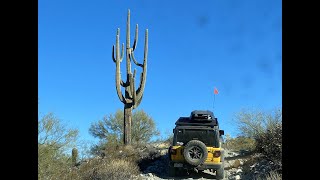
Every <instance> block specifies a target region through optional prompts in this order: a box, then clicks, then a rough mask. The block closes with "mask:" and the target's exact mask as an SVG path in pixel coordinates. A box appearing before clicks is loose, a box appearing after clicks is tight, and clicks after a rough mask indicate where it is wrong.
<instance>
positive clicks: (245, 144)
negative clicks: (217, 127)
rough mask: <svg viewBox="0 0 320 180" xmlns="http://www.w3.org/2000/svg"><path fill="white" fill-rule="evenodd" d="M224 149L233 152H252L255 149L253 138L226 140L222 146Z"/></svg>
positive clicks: (242, 137)
mask: <svg viewBox="0 0 320 180" xmlns="http://www.w3.org/2000/svg"><path fill="white" fill-rule="evenodd" d="M222 147H223V148H225V149H230V150H233V151H240V150H248V151H253V150H254V149H255V140H254V139H253V138H249V137H244V136H239V137H235V138H230V137H228V138H226V141H225V143H223V144H222Z"/></svg>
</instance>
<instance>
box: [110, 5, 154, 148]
mask: <svg viewBox="0 0 320 180" xmlns="http://www.w3.org/2000/svg"><path fill="white" fill-rule="evenodd" d="M126 34H127V37H126V38H127V41H126V60H127V63H126V68H127V80H126V82H124V81H123V80H122V79H121V72H120V63H121V62H122V59H123V55H124V44H122V49H121V52H120V45H119V39H120V28H118V29H117V35H116V46H114V45H113V47H112V59H113V62H114V63H115V64H116V90H117V94H118V97H119V99H120V101H121V102H122V103H123V104H124V137H123V141H124V144H125V145H130V144H131V124H132V123H131V121H132V110H133V109H135V108H137V107H138V106H139V104H140V103H141V100H142V96H143V92H144V87H145V83H146V77H147V57H148V29H146V33H145V43H144V59H143V64H140V63H138V62H137V60H136V59H135V57H134V50H135V49H136V47H137V43H138V24H137V25H136V31H135V37H134V41H133V45H132V47H130V10H128V16H127V33H126ZM120 54H121V55H120ZM131 60H132V61H133V62H134V63H135V64H136V65H137V66H139V67H141V68H142V72H141V76H140V84H139V87H138V89H137V90H136V89H135V76H136V69H134V72H133V74H132V72H131ZM121 86H122V87H124V89H125V94H124V95H123V94H122V91H121Z"/></svg>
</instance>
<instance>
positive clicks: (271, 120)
mask: <svg viewBox="0 0 320 180" xmlns="http://www.w3.org/2000/svg"><path fill="white" fill-rule="evenodd" d="M236 120H237V124H238V128H239V131H240V134H241V135H242V136H244V137H247V138H253V139H254V140H255V142H256V143H255V151H256V152H259V153H262V154H263V155H264V157H265V158H266V159H268V160H271V161H273V162H274V163H276V165H277V166H274V167H278V168H277V169H276V171H277V172H279V173H280V172H281V169H282V110H281V109H280V108H276V109H275V110H273V111H271V112H266V111H261V110H243V111H241V112H240V113H238V114H237V115H236Z"/></svg>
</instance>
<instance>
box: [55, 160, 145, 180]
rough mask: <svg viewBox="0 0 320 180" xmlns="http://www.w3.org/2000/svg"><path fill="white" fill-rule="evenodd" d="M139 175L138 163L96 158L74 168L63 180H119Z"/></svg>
mask: <svg viewBox="0 0 320 180" xmlns="http://www.w3.org/2000/svg"><path fill="white" fill-rule="evenodd" d="M138 174H139V167H138V166H137V164H136V163H134V162H130V161H128V160H124V159H105V158H104V159H102V158H95V159H92V160H90V161H88V162H86V163H83V164H82V165H81V166H80V167H79V168H72V169H71V170H70V171H69V173H67V174H66V175H65V176H64V177H63V178H61V179H73V180H103V179H110V180H118V179H132V177H133V176H136V175H138Z"/></svg>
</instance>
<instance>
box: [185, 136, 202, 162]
mask: <svg viewBox="0 0 320 180" xmlns="http://www.w3.org/2000/svg"><path fill="white" fill-rule="evenodd" d="M183 155H184V158H185V160H186V162H187V163H189V164H190V165H193V166H198V165H200V164H203V163H204V162H205V161H206V159H207V157H208V150H207V147H206V145H205V144H204V143H203V142H201V141H198V140H191V141H189V142H188V143H187V144H186V145H185V147H184V150H183Z"/></svg>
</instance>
